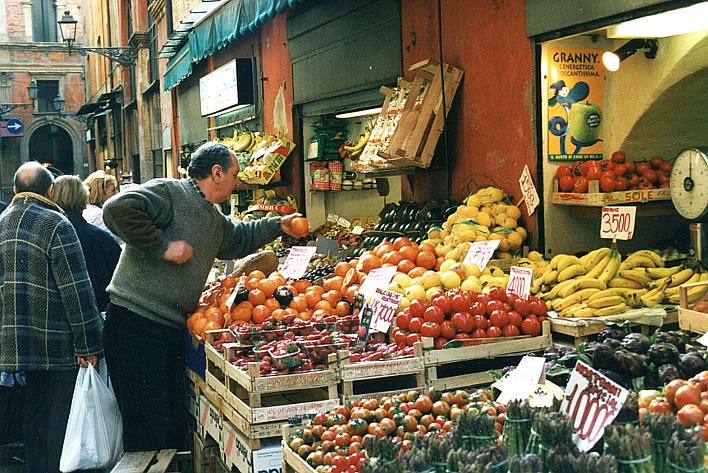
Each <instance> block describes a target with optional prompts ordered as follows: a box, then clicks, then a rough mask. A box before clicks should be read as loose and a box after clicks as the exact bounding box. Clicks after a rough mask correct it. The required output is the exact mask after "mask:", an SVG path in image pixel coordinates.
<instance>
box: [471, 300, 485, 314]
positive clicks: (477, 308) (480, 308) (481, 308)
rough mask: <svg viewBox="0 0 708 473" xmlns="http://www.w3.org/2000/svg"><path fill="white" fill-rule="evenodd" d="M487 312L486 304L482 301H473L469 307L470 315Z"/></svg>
mask: <svg viewBox="0 0 708 473" xmlns="http://www.w3.org/2000/svg"><path fill="white" fill-rule="evenodd" d="M486 313H487V304H485V303H484V302H479V301H477V302H475V303H474V304H472V307H470V314H472V315H484V314H486Z"/></svg>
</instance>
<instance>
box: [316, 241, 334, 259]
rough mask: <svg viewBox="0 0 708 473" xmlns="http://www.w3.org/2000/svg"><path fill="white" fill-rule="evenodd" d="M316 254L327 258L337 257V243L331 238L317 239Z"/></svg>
mask: <svg viewBox="0 0 708 473" xmlns="http://www.w3.org/2000/svg"><path fill="white" fill-rule="evenodd" d="M315 241H316V242H317V246H316V248H317V254H318V255H327V256H337V252H338V251H339V243H337V240H332V239H331V238H325V237H317V240H315Z"/></svg>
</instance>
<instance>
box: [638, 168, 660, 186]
mask: <svg viewBox="0 0 708 473" xmlns="http://www.w3.org/2000/svg"><path fill="white" fill-rule="evenodd" d="M642 179H644V180H646V181H648V182H651V183H652V184H654V183H655V182H656V181H657V180H659V176H657V174H656V171H652V170H648V171H644V172H643V173H642Z"/></svg>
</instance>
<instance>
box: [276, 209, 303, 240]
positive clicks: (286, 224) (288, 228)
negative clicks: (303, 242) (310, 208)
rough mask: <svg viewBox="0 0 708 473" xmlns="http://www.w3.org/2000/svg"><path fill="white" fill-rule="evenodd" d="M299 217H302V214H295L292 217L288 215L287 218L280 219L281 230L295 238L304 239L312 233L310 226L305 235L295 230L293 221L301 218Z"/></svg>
mask: <svg viewBox="0 0 708 473" xmlns="http://www.w3.org/2000/svg"><path fill="white" fill-rule="evenodd" d="M299 217H302V214H299V213H293V214H290V215H286V216H285V217H282V218H281V219H280V228H281V230H283V233H286V234H288V235H290V236H291V237H293V238H302V237H304V236H305V235H307V234H308V233H309V232H310V228H309V226H308V228H307V231H306V232H305V233H298V232H296V231H295V230H294V229H293V220H294V219H296V218H299Z"/></svg>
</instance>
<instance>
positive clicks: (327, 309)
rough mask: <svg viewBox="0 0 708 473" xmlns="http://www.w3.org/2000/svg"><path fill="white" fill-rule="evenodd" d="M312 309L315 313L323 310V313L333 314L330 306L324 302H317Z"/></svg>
mask: <svg viewBox="0 0 708 473" xmlns="http://www.w3.org/2000/svg"><path fill="white" fill-rule="evenodd" d="M314 309H315V312H317V311H318V310H324V311H325V312H327V314H331V313H332V312H334V308H333V307H332V304H330V303H329V302H327V301H325V300H322V301H319V302H318V303H317V304H315V307H314Z"/></svg>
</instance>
